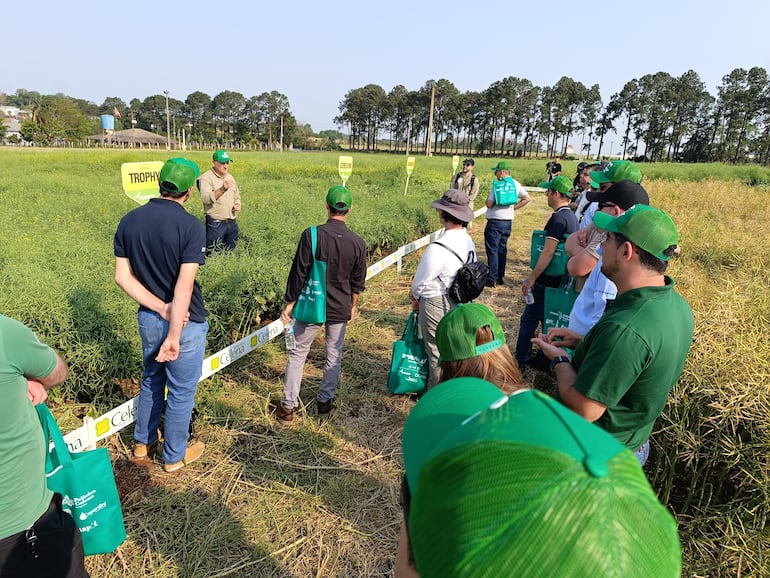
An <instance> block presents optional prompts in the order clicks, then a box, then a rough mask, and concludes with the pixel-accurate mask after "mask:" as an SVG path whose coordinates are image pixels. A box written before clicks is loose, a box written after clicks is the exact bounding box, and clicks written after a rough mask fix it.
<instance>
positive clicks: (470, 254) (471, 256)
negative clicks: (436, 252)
mask: <svg viewBox="0 0 770 578" xmlns="http://www.w3.org/2000/svg"><path fill="white" fill-rule="evenodd" d="M433 242H434V243H435V244H436V245H441V246H442V247H444V249H446V250H447V251H449V252H450V253H452V255H454V256H455V257H457V258H458V259H459V260H460V263H462V264H463V265H465V264H466V263H473V262H474V261H475V260H476V253H474V252H473V251H468V260H467V261H463V258H462V257H460V255H458V254H457V252H456V251H454V250H453V249H450V248H449V247H447V246H446V245H444V243H439V242H438V241H433Z"/></svg>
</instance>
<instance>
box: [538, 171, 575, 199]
mask: <svg viewBox="0 0 770 578" xmlns="http://www.w3.org/2000/svg"><path fill="white" fill-rule="evenodd" d="M540 186H541V187H542V188H544V189H550V190H552V191H557V192H559V193H561V194H562V195H567V196H569V193H570V191H571V190H572V181H571V180H570V179H568V178H567V177H562V176H558V177H554V178H552V179H551V180H550V181H542V182H541V183H540Z"/></svg>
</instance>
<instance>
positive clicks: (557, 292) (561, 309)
mask: <svg viewBox="0 0 770 578" xmlns="http://www.w3.org/2000/svg"><path fill="white" fill-rule="evenodd" d="M573 281H574V280H573V278H572V277H567V279H566V280H565V282H564V283H562V284H561V287H546V288H545V305H544V307H543V309H544V313H545V315H544V318H543V333H548V330H549V329H550V328H551V327H567V326H568V325H569V316H570V313H571V312H572V306H573V305H575V301H577V298H578V294H577V293H575V291H574V288H573Z"/></svg>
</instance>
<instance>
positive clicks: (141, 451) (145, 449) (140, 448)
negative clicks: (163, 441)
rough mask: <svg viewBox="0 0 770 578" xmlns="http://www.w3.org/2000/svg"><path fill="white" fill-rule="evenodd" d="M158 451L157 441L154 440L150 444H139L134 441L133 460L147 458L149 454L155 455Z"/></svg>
mask: <svg viewBox="0 0 770 578" xmlns="http://www.w3.org/2000/svg"><path fill="white" fill-rule="evenodd" d="M157 451H158V441H157V440H155V441H154V442H152V443H151V444H140V443H139V442H134V459H135V460H147V459H149V458H150V457H151V456H153V455H155V453H156V452H157Z"/></svg>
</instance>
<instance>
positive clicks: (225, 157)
mask: <svg viewBox="0 0 770 578" xmlns="http://www.w3.org/2000/svg"><path fill="white" fill-rule="evenodd" d="M211 158H212V159H214V160H215V161H217V162H218V163H232V162H235V161H233V159H231V158H230V155H229V154H227V151H225V150H222V149H218V150H216V151H214V154H213V155H212V157H211Z"/></svg>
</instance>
